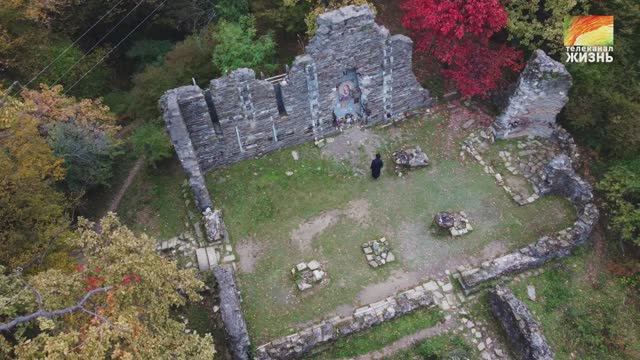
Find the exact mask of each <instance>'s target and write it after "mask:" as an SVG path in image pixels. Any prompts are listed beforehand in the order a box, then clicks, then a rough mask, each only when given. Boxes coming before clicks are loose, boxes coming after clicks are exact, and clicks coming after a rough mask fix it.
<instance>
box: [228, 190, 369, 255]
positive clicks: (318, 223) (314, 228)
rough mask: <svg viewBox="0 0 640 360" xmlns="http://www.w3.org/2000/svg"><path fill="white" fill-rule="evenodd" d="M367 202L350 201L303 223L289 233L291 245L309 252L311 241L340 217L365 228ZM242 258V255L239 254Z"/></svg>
mask: <svg viewBox="0 0 640 360" xmlns="http://www.w3.org/2000/svg"><path fill="white" fill-rule="evenodd" d="M369 208H370V205H369V201H367V200H366V199H358V200H352V201H350V202H349V204H348V205H347V208H346V209H344V210H341V209H333V210H329V211H325V212H323V213H322V214H320V215H318V216H316V217H314V218H312V219H310V220H308V221H305V222H304V223H302V224H300V226H298V228H296V229H295V230H293V231H292V232H291V243H293V244H294V245H295V246H297V247H298V249H300V250H301V251H309V250H311V243H312V241H313V239H314V238H315V237H316V236H318V235H320V234H321V233H322V232H323V231H325V230H327V229H329V228H331V227H332V226H334V225H335V224H337V223H338V221H339V220H340V218H341V217H342V216H346V217H347V218H349V219H350V220H353V221H355V222H356V223H358V224H359V225H361V226H367V225H368V224H369V222H370V216H369ZM240 256H241V257H242V255H241V254H240Z"/></svg>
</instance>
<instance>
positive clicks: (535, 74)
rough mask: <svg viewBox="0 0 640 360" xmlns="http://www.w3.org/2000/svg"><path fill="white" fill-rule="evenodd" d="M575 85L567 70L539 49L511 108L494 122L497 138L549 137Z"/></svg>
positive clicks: (519, 85) (521, 81) (524, 74)
mask: <svg viewBox="0 0 640 360" xmlns="http://www.w3.org/2000/svg"><path fill="white" fill-rule="evenodd" d="M571 85H572V78H571V74H569V72H568V71H567V69H566V68H565V67H564V65H562V63H559V62H557V61H555V60H553V59H552V58H550V57H549V56H548V55H547V54H545V52H544V51H542V50H536V51H535V52H534V54H533V56H532V57H531V59H529V61H528V62H527V66H526V67H525V69H524V71H523V72H522V74H520V77H519V79H518V84H517V85H516V89H515V91H514V93H513V94H512V95H511V97H510V98H509V101H508V104H507V107H506V108H505V109H504V111H503V112H502V113H501V114H500V116H498V118H497V119H496V121H495V123H494V126H493V127H494V129H495V131H496V137H497V138H499V139H510V138H516V137H521V136H527V135H531V136H539V137H549V136H551V135H552V133H553V131H554V129H555V125H556V116H557V115H558V113H559V112H560V110H562V108H563V107H564V106H565V105H566V104H567V102H568V101H569V96H568V94H569V89H570V88H571Z"/></svg>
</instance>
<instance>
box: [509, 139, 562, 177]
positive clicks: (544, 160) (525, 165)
mask: <svg viewBox="0 0 640 360" xmlns="http://www.w3.org/2000/svg"><path fill="white" fill-rule="evenodd" d="M516 147H517V151H508V150H505V151H500V152H499V153H498V155H499V156H500V158H501V159H502V161H503V162H504V166H505V167H506V168H507V170H508V171H509V172H510V173H512V174H513V175H520V174H521V175H522V176H524V177H525V178H526V179H527V180H529V181H530V182H531V183H532V185H533V186H534V187H536V186H537V185H539V184H540V181H541V178H542V175H543V169H544V167H545V165H546V164H548V163H549V161H551V159H553V158H554V157H556V156H557V155H558V154H559V153H560V152H561V151H560V149H558V148H557V146H556V145H554V144H553V143H552V142H550V141H548V140H545V139H526V140H519V141H518V142H517V143H516Z"/></svg>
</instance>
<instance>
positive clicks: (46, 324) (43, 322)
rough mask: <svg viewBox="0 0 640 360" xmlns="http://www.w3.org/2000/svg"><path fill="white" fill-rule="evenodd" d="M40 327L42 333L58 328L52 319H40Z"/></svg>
mask: <svg viewBox="0 0 640 360" xmlns="http://www.w3.org/2000/svg"><path fill="white" fill-rule="evenodd" d="M38 327H39V328H40V331H47V330H53V329H55V328H56V323H55V322H53V320H51V319H47V318H43V317H39V318H38Z"/></svg>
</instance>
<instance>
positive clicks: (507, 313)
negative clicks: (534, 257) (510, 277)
mask: <svg viewBox="0 0 640 360" xmlns="http://www.w3.org/2000/svg"><path fill="white" fill-rule="evenodd" d="M489 304H490V306H491V311H492V312H493V315H494V316H495V317H496V318H497V319H498V321H499V322H500V325H502V327H503V329H504V331H505V332H506V333H507V335H508V336H507V338H508V339H509V342H510V343H511V345H512V347H513V350H514V351H515V352H516V354H517V356H518V358H519V359H527V360H552V359H553V358H554V355H553V352H552V351H551V348H550V347H549V344H547V340H546V339H545V338H544V335H543V334H542V331H541V329H540V324H539V323H538V322H537V321H536V320H535V319H534V318H533V315H532V314H531V312H530V311H529V309H528V308H527V306H526V305H525V304H524V303H523V302H522V301H520V300H518V298H516V297H515V295H514V294H513V292H511V290H510V289H509V288H508V287H506V286H500V285H498V286H496V287H494V288H493V289H491V291H489Z"/></svg>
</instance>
